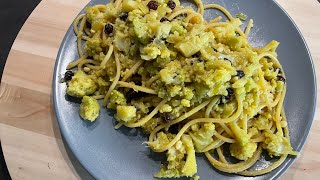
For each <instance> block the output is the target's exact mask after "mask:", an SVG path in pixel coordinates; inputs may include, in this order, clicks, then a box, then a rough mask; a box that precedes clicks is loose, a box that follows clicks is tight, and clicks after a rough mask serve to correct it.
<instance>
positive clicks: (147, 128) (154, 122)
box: [142, 118, 162, 134]
mask: <svg viewBox="0 0 320 180" xmlns="http://www.w3.org/2000/svg"><path fill="white" fill-rule="evenodd" d="M161 121H162V120H161V119H160V118H152V119H150V120H149V121H148V122H146V123H145V124H144V125H142V128H143V130H144V132H145V133H147V134H150V133H151V132H152V131H153V130H154V129H155V128H156V127H157V126H158V125H159V122H161Z"/></svg>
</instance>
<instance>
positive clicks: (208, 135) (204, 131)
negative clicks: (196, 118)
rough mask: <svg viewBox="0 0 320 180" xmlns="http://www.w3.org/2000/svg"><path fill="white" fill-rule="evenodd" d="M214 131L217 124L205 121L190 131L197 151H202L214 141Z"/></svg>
mask: <svg viewBox="0 0 320 180" xmlns="http://www.w3.org/2000/svg"><path fill="white" fill-rule="evenodd" d="M214 133H215V126H214V124H213V123H204V124H202V125H201V127H200V128H195V129H193V130H192V132H189V134H190V136H191V137H192V140H193V142H194V145H195V148H196V150H197V151H201V150H202V149H203V148H205V147H207V146H208V145H209V144H210V143H212V141H213V139H212V136H213V135H214Z"/></svg>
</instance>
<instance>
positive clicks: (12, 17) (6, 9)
mask: <svg viewBox="0 0 320 180" xmlns="http://www.w3.org/2000/svg"><path fill="white" fill-rule="evenodd" d="M40 1H41V0H1V1H0V24H1V27H0V79H1V78H2V73H3V69H4V67H5V63H6V60H7V58H8V54H9V52H10V49H11V46H12V44H13V42H14V40H15V38H16V37H17V34H18V33H19V31H20V29H21V27H22V26H23V24H24V22H25V21H26V19H27V18H28V17H29V15H30V14H31V12H32V11H33V10H34V8H35V7H36V6H37V5H38V4H39V2H40ZM0 179H1V180H6V179H11V177H10V174H9V172H8V169H7V166H6V163H5V159H4V156H3V152H2V148H1V139H0Z"/></svg>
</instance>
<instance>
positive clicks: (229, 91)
mask: <svg viewBox="0 0 320 180" xmlns="http://www.w3.org/2000/svg"><path fill="white" fill-rule="evenodd" d="M227 91H228V95H226V96H225V97H224V99H225V100H226V101H228V100H230V99H231V98H232V97H233V95H234V90H233V89H232V88H230V87H229V88H227Z"/></svg>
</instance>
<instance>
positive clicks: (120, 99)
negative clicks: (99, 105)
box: [108, 90, 127, 109]
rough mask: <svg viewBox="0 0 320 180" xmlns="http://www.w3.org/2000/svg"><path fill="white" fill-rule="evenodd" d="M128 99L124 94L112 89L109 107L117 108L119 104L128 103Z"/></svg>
mask: <svg viewBox="0 0 320 180" xmlns="http://www.w3.org/2000/svg"><path fill="white" fill-rule="evenodd" d="M126 103H127V100H126V98H125V97H124V95H123V94H122V93H121V92H119V91H117V90H112V91H111V95H110V103H109V104H108V108H111V109H116V107H117V105H126Z"/></svg>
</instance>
